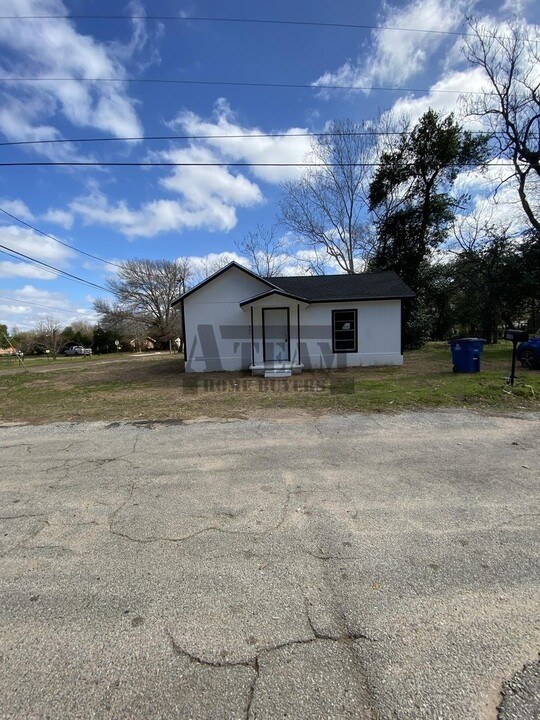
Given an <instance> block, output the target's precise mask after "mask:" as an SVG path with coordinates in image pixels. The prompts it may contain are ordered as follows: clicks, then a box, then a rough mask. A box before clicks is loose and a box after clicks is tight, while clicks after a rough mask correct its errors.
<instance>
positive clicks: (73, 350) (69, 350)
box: [64, 345, 92, 355]
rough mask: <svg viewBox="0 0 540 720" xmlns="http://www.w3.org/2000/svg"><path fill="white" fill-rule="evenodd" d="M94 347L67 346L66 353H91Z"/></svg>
mask: <svg viewBox="0 0 540 720" xmlns="http://www.w3.org/2000/svg"><path fill="white" fill-rule="evenodd" d="M91 354H92V348H85V347H83V346H82V345H73V347H70V348H66V349H65V350H64V355H91Z"/></svg>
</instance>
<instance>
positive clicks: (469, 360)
mask: <svg viewBox="0 0 540 720" xmlns="http://www.w3.org/2000/svg"><path fill="white" fill-rule="evenodd" d="M485 342H486V341H485V340H482V339H480V338H454V339H452V340H450V349H451V350H452V363H453V365H454V368H453V369H454V372H457V373H475V372H480V356H481V355H482V350H483V349H484V343H485Z"/></svg>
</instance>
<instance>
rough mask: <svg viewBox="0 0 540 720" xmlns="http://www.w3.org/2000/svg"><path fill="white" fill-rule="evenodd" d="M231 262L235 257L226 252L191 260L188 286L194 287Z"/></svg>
mask: <svg viewBox="0 0 540 720" xmlns="http://www.w3.org/2000/svg"><path fill="white" fill-rule="evenodd" d="M233 260H235V255H234V254H232V253H228V252H221V253H210V254H209V255H206V256H205V257H201V258H192V263H191V266H190V267H191V274H190V281H191V282H190V284H191V285H196V284H197V283H199V282H201V281H202V280H204V279H205V278H207V277H209V276H210V275H213V274H214V273H217V272H218V271H219V270H221V268H224V267H225V266H226V265H228V264H229V263H231V262H232V261H233ZM186 262H187V260H186Z"/></svg>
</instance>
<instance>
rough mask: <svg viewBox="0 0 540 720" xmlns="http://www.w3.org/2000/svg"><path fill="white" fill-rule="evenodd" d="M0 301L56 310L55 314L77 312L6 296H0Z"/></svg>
mask: <svg viewBox="0 0 540 720" xmlns="http://www.w3.org/2000/svg"><path fill="white" fill-rule="evenodd" d="M0 300H9V301H10V302H16V303H19V304H20V305H32V306H33V307H38V308H43V309H44V310H54V311H55V312H66V313H70V314H71V315H73V314H76V313H77V311H76V310H73V309H72V310H70V309H69V308H64V307H53V306H52V305H41V304H40V303H35V302H30V301H29V300H21V299H20V298H12V297H7V296H6V295H0Z"/></svg>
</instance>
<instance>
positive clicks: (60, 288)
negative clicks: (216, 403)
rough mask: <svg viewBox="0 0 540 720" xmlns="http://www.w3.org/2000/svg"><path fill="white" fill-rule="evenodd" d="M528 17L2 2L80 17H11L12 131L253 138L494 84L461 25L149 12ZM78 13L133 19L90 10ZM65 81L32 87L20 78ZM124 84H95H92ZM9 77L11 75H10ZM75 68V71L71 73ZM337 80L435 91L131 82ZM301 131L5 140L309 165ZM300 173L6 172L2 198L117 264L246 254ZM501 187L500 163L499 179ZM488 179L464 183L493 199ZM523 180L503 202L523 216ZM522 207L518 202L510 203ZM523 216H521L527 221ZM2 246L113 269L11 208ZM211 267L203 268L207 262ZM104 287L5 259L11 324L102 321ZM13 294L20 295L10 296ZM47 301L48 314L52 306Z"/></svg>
mask: <svg viewBox="0 0 540 720" xmlns="http://www.w3.org/2000/svg"><path fill="white" fill-rule="evenodd" d="M515 13H517V14H518V15H519V16H522V17H524V18H525V19H526V20H527V21H528V22H529V23H539V22H540V8H539V7H538V5H537V3H535V2H534V1H533V0H529V1H527V0H516V1H514V2H510V0H500V1H499V2H496V1H492V0H490V1H489V2H487V1H480V2H471V1H470V0H414V1H413V2H395V3H381V2H366V1H364V2H352V0H333V2H332V3H328V2H323V1H322V0H309V1H308V0H297V1H296V2H295V3H285V2H283V0H278V1H277V2H274V3H265V4H264V5H263V4H262V3H258V4H256V3H247V2H240V1H239V0H227V2H220V3H216V2H210V1H209V0H193V1H192V2H185V3H184V2H179V1H178V0H151V1H150V0H132V2H124V1H123V0H107V1H106V2H105V1H102V0H93V1H92V2H89V1H88V0H63V1H62V0H0V15H17V16H21V15H31V16H35V15H67V16H71V18H72V19H69V18H68V19H61V20H50V19H32V20H28V19H21V18H20V19H16V20H5V19H0V46H1V52H0V58H1V60H0V65H1V68H0V75H1V77H2V78H4V80H3V81H2V82H0V92H1V93H2V99H1V102H0V136H1V137H0V141H2V142H15V141H24V140H50V139H70V138H71V139H73V138H95V137H98V138H103V137H115V138H119V137H126V136H129V137H133V136H145V137H147V136H150V135H166V134H169V135H170V134H179V135H212V134H216V133H220V134H234V135H244V136H249V135H253V134H257V133H286V134H287V133H288V134H291V135H294V134H297V133H300V132H320V131H323V130H324V129H325V127H326V125H327V123H329V122H330V121H332V120H333V119H336V118H344V117H349V118H352V119H353V120H355V121H358V122H360V121H362V120H370V119H372V118H374V117H376V116H377V114H378V113H379V112H385V111H389V110H392V109H393V110H395V111H397V112H399V113H406V114H408V115H410V116H411V118H412V120H413V121H414V120H415V119H417V118H418V117H419V116H420V115H421V114H422V113H423V112H424V111H425V110H426V109H427V108H428V107H429V106H434V107H435V108H436V109H438V110H441V111H443V112H449V111H450V110H454V109H456V108H457V103H458V98H459V93H458V92H452V93H436V92H433V90H434V89H438V90H441V89H443V90H456V91H462V90H465V89H469V90H474V89H480V88H481V87H482V85H483V82H484V81H483V79H482V78H481V77H480V76H479V75H478V73H477V72H476V71H474V70H473V69H472V68H470V67H469V66H467V64H466V63H465V62H464V61H463V58H462V55H461V53H460V43H461V39H460V38H459V37H458V36H456V35H451V34H449V35H444V34H435V33H416V32H414V33H413V32H408V31H405V30H384V31H380V30H369V29H351V28H328V27H326V28H325V27H304V26H294V25H271V24H243V23H234V22H204V21H200V20H198V21H196V20H181V21H175V20H163V21H155V20H151V19H146V20H145V19H141V18H140V17H139V18H134V17H133V16H144V15H160V16H175V17H176V16H182V17H184V18H185V17H194V16H199V17H216V16H219V17H228V18H265V19H276V20H298V21H312V22H332V23H340V22H342V23H347V24H361V25H384V26H392V27H397V28H419V29H424V30H444V31H447V32H449V33H452V32H459V31H463V30H464V18H465V16H466V15H471V14H472V15H474V16H475V17H477V18H481V19H484V20H485V21H486V22H488V23H490V24H492V25H493V26H496V25H497V24H500V23H501V22H503V21H504V20H507V19H509V18H510V17H511V16H512V14H515ZM78 14H92V15H123V16H126V18H127V19H120V20H103V19H101V20H98V19H92V20H89V19H86V20H84V19H76V18H74V17H73V16H76V15H78ZM21 77H34V78H35V77H42V78H43V77H44V78H64V80H61V81H59V80H50V81H41V82H39V83H38V82H36V83H27V82H26V83H25V82H21V81H18V80H13V78H21ZM105 77H109V78H111V77H114V78H120V79H122V80H123V81H122V82H115V83H103V82H102V83H97V82H83V81H81V80H80V78H105ZM5 78H12V80H11V81H9V82H6V81H5ZM66 78H67V79H66ZM128 78H132V79H135V80H143V79H152V78H154V79H156V78H160V79H182V80H186V81H189V80H203V81H228V82H266V83H289V84H301V85H302V84H305V85H312V84H317V83H319V84H329V85H335V84H340V85H352V86H362V87H367V86H369V87H373V86H377V87H399V88H418V89H420V90H422V91H423V92H417V93H411V92H407V91H399V92H391V91H383V90H376V91H371V92H365V91H360V90H359V91H354V92H345V91H331V92H326V93H325V92H322V91H320V90H317V89H289V88H257V87H234V86H226V85H223V86H216V85H196V84H184V85H181V84H178V85H174V84H150V83H147V84H145V83H142V82H141V83H137V82H129V81H128V80H127V79H128ZM308 150H309V140H308V139H307V138H302V137H289V138H286V137H285V138H249V137H243V138H240V139H229V140H227V141H223V140H213V141H212V140H192V141H182V142H166V141H159V142H150V141H145V142H125V141H118V142H106V143H105V142H103V143H97V142H96V143H66V144H43V145H29V146H14V147H4V148H3V152H2V159H3V161H4V162H11V161H13V162H17V161H22V162H31V161H61V160H66V161H78V160H79V161H80V160H90V161H95V160H98V161H99V160H101V161H128V162H129V161H138V160H142V161H144V160H164V161H180V162H193V161H198V162H245V163H256V162H301V161H302V160H303V159H304V158H305V156H306V153H307V152H308ZM298 172H299V170H297V169H294V168H293V169H291V168H262V167H247V168H234V167H207V168H200V167H199V168H134V167H131V168H120V167H118V168H58V167H4V168H2V172H1V174H0V207H1V208H3V209H4V210H6V211H8V212H10V213H11V214H12V215H15V216H17V217H19V218H20V219H21V220H24V221H26V222H27V223H29V224H31V225H33V226H35V227H36V228H39V229H40V230H42V231H44V232H45V233H48V234H51V235H53V236H54V237H56V238H58V239H59V240H62V241H64V242H66V243H68V244H71V245H74V246H76V247H77V248H80V249H82V250H85V251H86V252H88V253H91V254H93V255H97V256H100V257H102V258H104V259H107V260H109V261H111V262H113V263H114V262H118V261H119V260H122V259H128V258H133V257H140V258H168V259H174V258H177V257H193V258H204V257H207V256H210V257H212V255H213V254H218V253H223V252H226V253H234V252H235V241H237V240H240V239H241V238H242V237H243V236H244V234H245V233H246V232H248V231H250V230H253V229H254V228H255V226H256V225H257V223H261V224H263V225H271V224H272V223H273V221H274V219H275V216H276V212H277V204H278V201H279V197H280V183H281V182H283V181H284V180H288V179H292V178H294V177H295V176H296V174H297V173H298ZM491 179H492V180H493V181H494V182H495V181H496V180H497V172H494V173H493V177H492V178H491ZM485 182H486V179H485V177H484V178H483V179H482V182H480V181H479V180H478V178H477V177H475V176H474V174H472V175H467V176H464V177H462V178H460V183H461V187H462V188H463V189H467V190H468V191H469V192H472V194H473V195H475V194H477V196H478V202H479V203H480V202H482V193H483V190H481V188H485ZM513 192H514V191H513V189H511V188H509V189H508V190H505V193H506V195H505V196H504V197H501V198H500V200H501V202H500V203H499V209H498V211H497V212H500V213H501V214H504V215H505V216H507V215H508V212H509V210H508V207H511V208H512V210H511V212H512V213H516V212H519V210H516V206H515V204H514V201H515V197H514V196H513V195H512V193H513ZM506 201H507V202H508V207H505V202H506ZM517 222H519V218H518V219H517ZM0 237H1V240H0V244H2V245H4V246H6V247H10V248H12V249H14V250H17V251H19V252H22V253H25V254H27V255H30V256H32V257H35V258H38V259H40V260H42V261H43V262H46V263H49V264H51V265H54V266H56V267H59V268H61V269H63V270H66V271H68V272H70V273H72V274H75V275H78V276H81V277H83V278H86V279H88V280H90V281H91V282H94V283H96V284H98V285H103V284H104V283H105V281H106V279H107V277H108V276H109V275H110V273H111V272H114V267H112V266H108V265H106V264H104V263H101V262H98V261H95V260H92V259H90V258H85V257H83V256H82V255H79V254H78V253H75V252H73V251H71V250H69V249H68V248H66V247H65V246H63V245H60V244H58V243H56V242H54V241H53V240H51V239H48V238H45V237H43V236H40V235H38V234H37V233H35V232H34V231H32V230H30V229H29V228H28V227H25V226H24V225H21V224H19V223H17V222H16V221H14V220H12V219H11V218H9V217H7V216H5V215H4V216H2V217H0ZM196 262H197V261H196ZM100 295H104V293H103V292H101V291H99V290H97V289H92V288H90V287H87V286H84V285H81V284H77V283H75V282H72V281H70V280H67V279H66V278H62V277H60V276H58V275H54V274H50V273H47V272H45V271H44V270H43V268H41V269H40V268H38V267H36V266H35V265H32V264H30V263H27V262H24V261H22V260H20V259H15V258H14V257H10V256H8V255H6V254H2V253H0V323H1V322H5V323H7V324H8V326H9V327H10V328H11V327H13V326H17V327H19V328H21V329H27V328H30V327H32V324H33V323H34V322H35V321H36V320H37V319H39V317H40V316H43V315H54V316H55V317H57V318H58V319H59V320H60V321H61V322H62V323H65V324H68V323H69V322H72V321H73V320H74V319H77V318H79V319H90V320H94V319H95V315H94V313H93V310H92V300H93V298H95V297H97V296H100ZM5 298H10V299H5ZM39 306H42V307H39Z"/></svg>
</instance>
